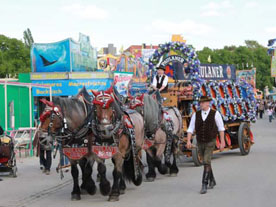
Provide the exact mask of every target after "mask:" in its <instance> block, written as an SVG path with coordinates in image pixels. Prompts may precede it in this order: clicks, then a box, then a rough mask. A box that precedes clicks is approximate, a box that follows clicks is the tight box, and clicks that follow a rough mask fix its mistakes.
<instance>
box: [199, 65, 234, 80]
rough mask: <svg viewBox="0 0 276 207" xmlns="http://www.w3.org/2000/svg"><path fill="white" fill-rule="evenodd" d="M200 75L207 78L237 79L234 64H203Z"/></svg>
mask: <svg viewBox="0 0 276 207" xmlns="http://www.w3.org/2000/svg"><path fill="white" fill-rule="evenodd" d="M199 77H200V78H202V79H205V80H236V68H235V66H234V65H217V64H201V65H200V68H199Z"/></svg>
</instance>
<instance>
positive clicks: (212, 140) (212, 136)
mask: <svg viewBox="0 0 276 207" xmlns="http://www.w3.org/2000/svg"><path fill="white" fill-rule="evenodd" d="M211 100H212V99H211V98H209V97H207V96H202V97H201V98H200V100H199V102H200V110H199V111H197V112H196V113H194V114H193V116H192V118H191V122H190V125H189V128H188V131H187V132H188V141H187V148H188V149H191V147H192V144H191V138H192V135H193V133H194V131H195V132H196V139H197V146H196V147H198V151H199V155H200V157H201V158H202V160H203V165H204V171H203V175H202V188H201V190H200V193H201V194H205V193H207V186H208V184H209V188H211V189H212V188H213V187H214V186H215V185H216V181H215V177H214V174H213V170H212V167H211V158H212V154H213V150H214V148H215V145H216V137H217V134H218V132H219V135H220V151H222V150H223V149H224V147H225V140H224V131H225V128H224V123H223V120H222V117H221V115H220V113H219V112H218V111H215V110H212V109H211V108H210V101H211Z"/></svg>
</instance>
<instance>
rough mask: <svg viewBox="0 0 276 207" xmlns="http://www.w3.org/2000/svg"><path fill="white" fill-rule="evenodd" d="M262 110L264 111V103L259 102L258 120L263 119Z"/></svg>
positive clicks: (262, 101)
mask: <svg viewBox="0 0 276 207" xmlns="http://www.w3.org/2000/svg"><path fill="white" fill-rule="evenodd" d="M264 109H265V102H264V100H261V102H260V105H259V112H260V119H262V118H263V113H264Z"/></svg>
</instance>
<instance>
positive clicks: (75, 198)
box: [71, 194, 81, 201]
mask: <svg viewBox="0 0 276 207" xmlns="http://www.w3.org/2000/svg"><path fill="white" fill-rule="evenodd" d="M80 199H81V196H80V194H72V195H71V200H72V201H79V200H80Z"/></svg>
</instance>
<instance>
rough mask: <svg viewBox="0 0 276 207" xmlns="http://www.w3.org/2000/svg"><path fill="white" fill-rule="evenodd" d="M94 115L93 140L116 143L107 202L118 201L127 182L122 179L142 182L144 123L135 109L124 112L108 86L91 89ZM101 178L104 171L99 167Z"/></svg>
mask: <svg viewBox="0 0 276 207" xmlns="http://www.w3.org/2000/svg"><path fill="white" fill-rule="evenodd" d="M92 93H93V94H94V96H95V97H94V100H93V107H94V110H93V111H94V115H93V116H92V117H93V120H92V130H93V134H94V135H95V137H96V143H98V144H101V145H107V146H115V147H116V148H117V149H118V152H117V153H115V154H114V155H113V156H112V162H113V164H114V170H113V185H112V189H111V192H110V195H109V201H117V200H119V195H120V194H123V193H124V191H125V189H126V185H125V181H124V179H125V178H126V179H127V180H129V181H132V182H133V183H134V184H135V185H136V186H139V185H140V184H141V183H142V172H141V156H142V152H141V149H142V145H143V140H144V122H143V118H142V116H141V115H140V114H139V113H137V112H136V111H134V110H132V111H125V110H123V109H122V106H121V105H120V102H119V98H118V97H117V96H116V95H115V94H116V93H115V91H113V88H112V87H111V88H110V89H108V90H107V91H100V92H96V91H92ZM99 173H100V179H102V175H103V174H105V172H103V170H101V169H100V170H99Z"/></svg>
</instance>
